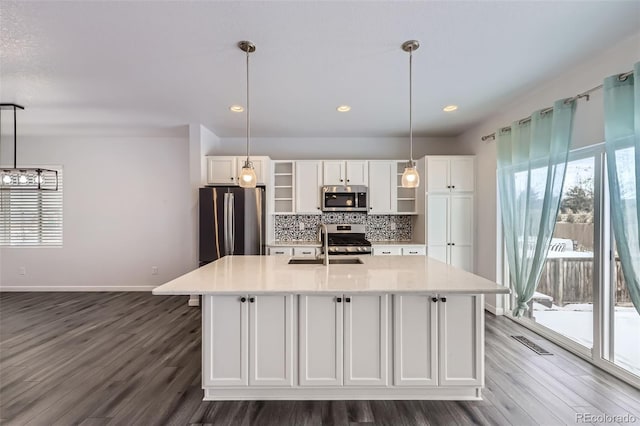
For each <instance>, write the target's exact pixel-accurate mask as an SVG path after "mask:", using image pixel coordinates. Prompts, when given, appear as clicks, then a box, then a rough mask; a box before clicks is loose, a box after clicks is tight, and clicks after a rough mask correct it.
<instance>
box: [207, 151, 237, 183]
mask: <svg viewBox="0 0 640 426" xmlns="http://www.w3.org/2000/svg"><path fill="white" fill-rule="evenodd" d="M236 170H237V160H236V157H207V184H209V185H215V184H220V185H235V184H237V181H236V176H237V174H236Z"/></svg>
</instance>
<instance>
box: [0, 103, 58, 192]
mask: <svg viewBox="0 0 640 426" xmlns="http://www.w3.org/2000/svg"><path fill="white" fill-rule="evenodd" d="M4 109H8V110H13V168H8V167H4V168H1V169H0V190H3V191H6V190H16V189H20V190H36V191H45V190H46V191H57V190H58V171H57V170H50V169H42V168H29V167H20V168H18V165H17V163H18V161H17V160H18V153H17V151H18V124H17V114H16V112H17V110H19V109H22V110H24V107H22V106H20V105H17V104H0V125H1V123H2V118H1V112H2V110H4ZM1 135H2V130H1V129H0V137H1Z"/></svg>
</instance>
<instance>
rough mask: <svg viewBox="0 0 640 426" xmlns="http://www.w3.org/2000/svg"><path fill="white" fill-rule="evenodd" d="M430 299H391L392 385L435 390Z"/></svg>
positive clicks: (433, 309)
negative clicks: (392, 328) (392, 333)
mask: <svg viewBox="0 0 640 426" xmlns="http://www.w3.org/2000/svg"><path fill="white" fill-rule="evenodd" d="M433 297H434V296H431V295H398V294H396V295H394V296H393V302H394V304H393V313H394V321H393V326H394V344H393V359H394V364H393V369H394V372H393V377H394V380H393V384H394V385H396V386H437V384H438V339H437V337H438V335H437V324H438V322H437V302H433V300H432V298H433Z"/></svg>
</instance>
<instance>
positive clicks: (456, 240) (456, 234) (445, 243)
mask: <svg viewBox="0 0 640 426" xmlns="http://www.w3.org/2000/svg"><path fill="white" fill-rule="evenodd" d="M473 234H474V229H473V195H472V194H455V195H447V194H429V195H428V196H427V248H428V254H429V256H431V257H433V258H435V259H437V260H439V261H441V262H445V263H449V264H451V265H453V266H456V267H458V268H462V269H464V270H466V271H469V272H473V269H474V260H473Z"/></svg>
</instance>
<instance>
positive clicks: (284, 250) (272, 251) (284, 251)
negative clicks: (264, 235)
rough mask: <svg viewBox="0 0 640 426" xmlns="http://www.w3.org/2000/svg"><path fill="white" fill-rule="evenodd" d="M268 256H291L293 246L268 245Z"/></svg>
mask: <svg viewBox="0 0 640 426" xmlns="http://www.w3.org/2000/svg"><path fill="white" fill-rule="evenodd" d="M269 256H293V247H269Z"/></svg>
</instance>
